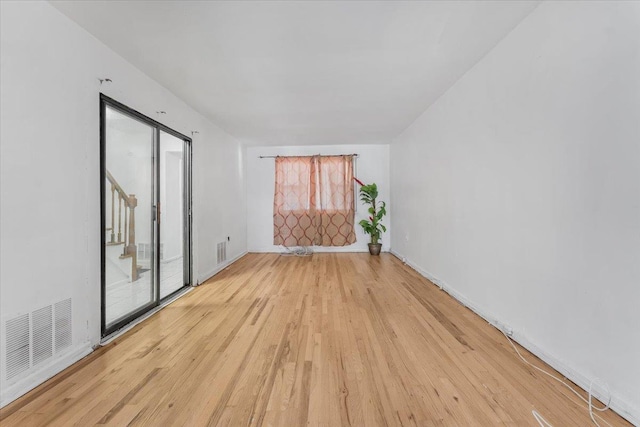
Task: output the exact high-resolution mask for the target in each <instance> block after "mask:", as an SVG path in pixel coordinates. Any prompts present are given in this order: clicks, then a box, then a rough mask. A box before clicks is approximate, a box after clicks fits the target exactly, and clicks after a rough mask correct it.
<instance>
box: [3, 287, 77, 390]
mask: <svg viewBox="0 0 640 427" xmlns="http://www.w3.org/2000/svg"><path fill="white" fill-rule="evenodd" d="M5 328H6V329H5V331H6V335H5V336H6V347H5V348H6V358H5V361H6V366H5V379H6V380H10V379H12V378H14V377H16V376H18V375H19V374H21V373H23V372H26V371H28V370H29V369H31V368H33V367H35V366H37V365H39V364H41V363H43V362H45V361H47V360H49V359H51V357H53V355H54V354H57V353H60V352H62V351H63V350H65V349H66V348H68V347H70V346H71V338H72V333H71V332H72V330H71V298H69V299H66V300H64V301H60V302H58V303H56V304H53V305H48V306H46V307H42V308H40V309H38V310H35V311H33V312H31V313H26V314H21V315H19V316H16V317H14V318H12V319H9V320H7V321H6V322H5Z"/></svg>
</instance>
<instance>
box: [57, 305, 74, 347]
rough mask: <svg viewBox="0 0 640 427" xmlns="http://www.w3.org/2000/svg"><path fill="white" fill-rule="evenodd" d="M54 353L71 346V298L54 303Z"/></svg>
mask: <svg viewBox="0 0 640 427" xmlns="http://www.w3.org/2000/svg"><path fill="white" fill-rule="evenodd" d="M55 319H56V322H55V328H54V329H55V343H56V353H59V352H61V351H62V350H64V349H65V348H67V347H71V298H69V299H66V300H64V301H60V302H57V303H56V304H55Z"/></svg>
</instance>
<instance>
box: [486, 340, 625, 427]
mask: <svg viewBox="0 0 640 427" xmlns="http://www.w3.org/2000/svg"><path fill="white" fill-rule="evenodd" d="M498 330H499V331H500V332H502V335H504V337H505V338H506V339H507V341H509V344H511V347H513V349H514V350H515V352H516V354H517V355H518V356H519V357H520V359H522V361H523V362H524V363H526V364H527V365H529V366H531V367H532V368H534V369H536V370H537V371H540V372H542V373H543V374H545V375H546V376H548V377H551V378H553V379H554V380H556V381H558V382H559V383H560V384H562V385H564V386H565V387H567V388H568V389H569V390H571V392H572V393H573V394H575V395H576V396H578V397H579V398H580V400H582V401H583V402H584V403H586V404H587V405H588V409H589V415H590V416H591V421H593V423H594V424H595V425H596V426H597V427H601V426H600V424H598V422H597V421H596V418H599V419H600V420H601V421H603V422H604V423H605V424H607V425H608V426H610V427H613V426H611V424H609V423H608V422H607V421H606V420H605V419H604V418H602V417H601V416H599V415H598V414H594V413H593V410H594V409H595V410H596V411H598V412H604V411H606V410H607V409H609V405H610V404H611V392H610V391H609V387H608V386H607V393H608V394H609V400H608V402H607V404H606V405H605V406H604V407H602V408H598V407H596V406H594V405H593V393H592V387H593V383H594V380H592V381H591V382H590V383H589V399H585V398H584V397H582V395H581V394H580V393H578V392H577V391H576V390H575V389H574V388H573V387H571V386H570V385H569V384H567V383H566V382H565V381H563V380H562V379H561V378H558V377H556V376H555V375H553V374H550V373H549V372H547V371H545V370H544V369H541V368H538V367H537V366H536V365H534V364H532V363H531V362H529V361H528V360H527V359H525V358H524V357H523V356H522V354H520V351H519V350H518V348H517V347H516V346H515V344H514V343H513V340H512V339H511V338H510V337H509V336H508V335H507V334H506V333H505V332H504V331H503V330H502V329H500V328H498ZM569 400H571V401H572V402H574V403H576V401H575V400H573V399H571V398H569ZM531 414H532V415H533V417H534V418H535V419H536V421H537V422H538V424H540V427H553V426H552V425H551V424H549V422H548V421H547V420H545V419H544V418H543V417H542V415H540V414H539V413H538V412H537V411H535V410H533V411H531Z"/></svg>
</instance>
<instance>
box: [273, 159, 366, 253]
mask: <svg viewBox="0 0 640 427" xmlns="http://www.w3.org/2000/svg"><path fill="white" fill-rule="evenodd" d="M353 202H354V196H353V156H312V157H309V156H304V157H277V158H276V185H275V196H274V202H273V228H274V233H273V236H274V237H273V244H274V245H283V246H287V247H289V246H313V245H316V246H345V245H350V244H352V243H354V242H355V241H356V235H355V231H354V228H353V223H354V209H353V206H354V204H353Z"/></svg>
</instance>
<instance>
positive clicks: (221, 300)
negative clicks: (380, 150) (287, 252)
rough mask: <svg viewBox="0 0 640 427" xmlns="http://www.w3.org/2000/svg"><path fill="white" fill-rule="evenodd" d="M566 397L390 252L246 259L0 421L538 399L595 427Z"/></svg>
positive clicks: (448, 407) (428, 416)
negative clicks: (375, 255)
mask: <svg viewBox="0 0 640 427" xmlns="http://www.w3.org/2000/svg"><path fill="white" fill-rule="evenodd" d="M523 355H525V357H527V358H529V359H530V360H532V361H533V363H535V364H536V365H538V366H542V367H546V368H547V369H550V368H549V367H548V366H545V365H544V364H543V363H542V362H540V361H539V360H537V359H535V358H534V357H533V356H531V355H530V354H529V353H528V352H526V351H523ZM572 400H573V401H577V399H576V398H575V396H572V395H571V394H570V392H569V391H568V390H566V389H564V388H563V387H562V386H561V385H559V384H557V383H555V382H553V381H552V380H550V379H548V378H546V377H544V376H543V375H540V374H539V373H537V372H535V371H534V370H533V369H531V368H530V367H527V366H526V365H524V364H523V363H522V362H521V361H520V360H519V359H518V358H517V357H516V355H515V353H514V351H513V349H512V348H511V347H510V345H509V343H508V342H507V341H506V339H505V338H504V336H502V334H501V333H500V332H498V331H497V330H496V329H494V328H492V327H491V326H489V325H488V324H487V323H486V322H485V321H483V320H482V319H481V318H479V317H478V316H477V315H475V314H474V313H472V312H471V311H469V310H468V309H466V308H464V307H463V306H461V305H460V304H458V303H457V302H456V301H455V300H453V299H452V298H451V297H450V296H448V295H447V294H446V293H444V292H442V291H440V290H439V289H438V288H437V287H436V286H434V285H432V284H431V283H430V282H428V281H427V280H425V279H424V278H422V277H421V276H419V275H418V274H417V273H416V272H414V271H413V270H411V269H409V268H408V267H406V266H404V265H403V264H402V263H401V262H400V261H398V260H397V259H396V258H394V257H393V256H391V255H388V254H383V255H382V256H380V257H370V256H369V255H368V254H315V255H313V257H307V258H301V257H284V256H278V255H274V254H250V255H247V256H245V257H244V258H242V259H241V260H239V261H238V262H236V263H235V264H233V265H232V266H231V267H230V268H228V269H227V270H225V271H223V272H222V273H220V274H218V275H217V276H215V277H214V278H213V279H211V280H209V281H208V282H207V283H205V284H203V285H202V286H200V287H198V288H196V289H195V290H194V291H193V292H191V293H189V294H188V295H186V296H185V297H183V298H181V299H180V300H178V301H176V302H174V303H173V304H171V305H170V306H168V307H166V308H164V309H163V310H162V311H160V312H159V313H157V314H156V315H154V316H153V317H151V318H150V319H148V320H146V321H145V322H143V323H141V324H140V325H138V326H136V327H135V328H134V329H132V330H131V331H130V332H128V333H126V334H125V335H123V336H122V337H120V338H118V339H117V340H115V341H114V342H112V343H111V344H109V345H107V346H105V347H103V348H101V349H99V350H97V351H96V352H94V353H93V354H91V355H90V356H88V357H87V358H85V359H83V360H82V361H80V362H79V363H78V364H76V365H74V366H72V367H71V368H69V369H68V370H66V371H64V372H63V373H61V374H60V375H58V376H56V377H54V378H53V379H51V380H50V381H48V382H47V383H45V384H43V385H42V386H40V387H39V388H37V389H35V390H34V391H32V392H31V393H29V394H28V395H26V396H24V397H23V398H21V399H19V400H18V401H16V402H14V403H13V404H11V405H9V406H7V407H6V408H4V409H3V410H2V411H0V419H1V420H2V421H1V424H2V426H3V427H9V426H38V425H80V426H88V425H94V424H109V425H117V426H125V425H146V426H180V425H184V426H204V425H225V426H227V425H228V426H244V425H265V426H266V425H273V426H287V427H289V426H303V425H312V426H378V425H404V426H410V425H417V426H494V425H509V426H537V425H538V424H537V423H536V422H535V421H534V419H533V417H532V415H531V410H532V409H536V410H537V411H539V412H540V413H541V414H542V415H543V416H544V417H545V418H546V419H547V420H548V421H549V422H551V423H552V424H553V425H554V426H556V427H559V426H589V425H591V421H590V419H589V415H588V412H587V411H586V409H585V407H584V406H583V405H577V404H576V403H573V402H572ZM603 417H604V419H605V420H606V421H607V422H608V423H610V424H611V425H614V426H627V425H630V424H628V423H626V422H625V421H624V420H623V419H622V418H620V417H619V416H617V415H616V414H615V413H612V412H610V411H609V412H607V413H604V414H603ZM601 425H603V426H604V425H606V424H604V423H603V422H601Z"/></svg>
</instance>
